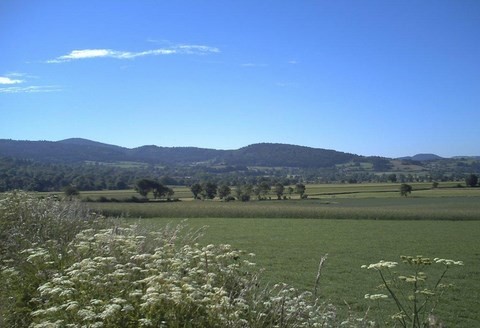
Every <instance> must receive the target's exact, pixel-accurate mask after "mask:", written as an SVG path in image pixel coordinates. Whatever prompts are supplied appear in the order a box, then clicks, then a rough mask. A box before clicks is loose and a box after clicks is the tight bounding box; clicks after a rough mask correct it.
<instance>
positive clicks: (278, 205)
mask: <svg viewBox="0 0 480 328" xmlns="http://www.w3.org/2000/svg"><path fill="white" fill-rule="evenodd" d="M412 185H413V188H414V190H413V192H412V194H411V195H410V196H409V197H400V195H399V186H400V184H337V185H333V184H332V185H308V186H307V194H308V195H309V199H308V200H299V199H298V196H297V195H292V199H290V200H281V201H277V200H268V201H251V202H246V203H242V202H238V201H235V202H221V201H218V200H214V201H198V200H197V201H193V200H192V196H191V193H190V191H189V190H188V188H187V187H181V188H175V197H178V198H180V200H181V201H179V202H164V201H161V202H156V201H154V202H149V203H99V202H95V203H89V206H90V207H92V208H94V209H95V210H98V211H103V212H104V213H106V214H109V215H116V216H124V217H129V220H130V221H131V222H137V223H139V224H140V225H142V226H144V227H145V228H146V229H154V228H156V227H161V226H163V225H165V224H167V223H169V222H173V223H176V222H180V221H181V220H183V219H185V218H188V219H189V220H188V225H189V226H190V227H191V228H194V229H196V228H199V227H202V226H208V229H207V230H206V232H205V236H204V237H203V239H202V243H228V244H231V245H233V246H234V247H235V248H238V249H243V250H246V251H247V252H253V253H255V254H257V257H256V262H257V263H258V266H259V267H262V268H265V272H264V280H265V281H269V282H272V283H275V282H280V281H281V282H286V283H290V284H292V285H294V286H295V287H299V288H301V289H305V290H312V289H313V288H314V283H315V276H316V273H317V266H318V261H319V259H320V257H321V256H322V255H324V254H326V253H328V254H329V256H328V260H327V262H326V265H325V267H324V269H323V271H322V278H321V282H320V289H321V295H322V298H323V299H324V300H331V301H332V302H333V303H334V304H336V305H337V306H343V305H344V304H345V302H346V303H348V304H349V306H350V307H351V308H352V310H353V311H356V312H358V313H363V312H365V311H366V310H367V303H366V302H365V300H364V299H363V296H364V295H365V294H366V293H375V292H378V291H375V286H378V285H379V283H380V280H379V278H378V277H377V276H376V275H375V274H374V272H370V271H366V270H362V269H360V266H361V265H362V264H369V263H375V262H378V261H379V260H382V259H384V260H391V261H399V257H400V255H423V256H429V257H432V258H433V257H440V258H448V259H454V260H462V261H464V263H465V266H464V267H461V268H456V269H455V270H452V271H451V272H449V273H448V275H447V282H453V283H454V284H455V285H456V287H455V288H454V289H453V290H452V291H451V295H452V296H447V298H446V299H445V302H444V303H442V305H441V306H440V308H439V313H440V316H441V317H442V318H443V319H444V320H445V321H446V322H447V324H448V326H450V327H479V326H480V313H479V312H478V308H480V240H479V232H480V188H455V187H456V186H457V183H448V184H447V183H442V184H441V185H440V188H436V189H432V188H431V184H412ZM132 195H135V193H134V191H113V192H112V191H102V192H91V193H87V192H82V193H81V197H83V198H86V197H90V198H92V199H94V198H95V197H101V196H104V197H114V198H128V197H131V196H132ZM272 198H274V197H272ZM140 218H141V219H140ZM345 308H346V307H345V306H344V309H345ZM393 312H394V310H392V311H391V313H393Z"/></svg>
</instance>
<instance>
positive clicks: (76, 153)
mask: <svg viewBox="0 0 480 328" xmlns="http://www.w3.org/2000/svg"><path fill="white" fill-rule="evenodd" d="M0 156H2V157H13V158H20V159H29V160H34V161H40V162H53V163H82V162H107V163H114V162H140V163H150V164H163V165H198V164H205V165H232V166H235V165H239V166H259V167H298V168H325V167H332V166H335V165H339V164H345V163H348V162H352V161H353V162H371V163H372V164H374V165H377V166H378V165H382V162H388V161H390V160H391V159H387V158H383V157H378V156H370V157H365V156H360V155H356V154H350V153H345V152H340V151H336V150H329V149H322V148H312V147H305V146H297V145H289V144H280V143H257V144H252V145H249V146H246V147H242V148H239V149H236V150H217V149H208V148H197V147H159V146H155V145H145V146H141V147H136V148H125V147H121V146H115V145H110V144H106V143H101V142H97V141H92V140H88V139H82V138H70V139H65V140H60V141H28V140H23V141H22V140H10V139H0ZM472 158H475V157H472ZM398 159H399V160H411V161H417V162H428V161H435V160H442V159H444V158H442V157H440V156H438V155H435V154H417V155H414V156H407V157H401V158H398ZM383 164H385V163H383Z"/></svg>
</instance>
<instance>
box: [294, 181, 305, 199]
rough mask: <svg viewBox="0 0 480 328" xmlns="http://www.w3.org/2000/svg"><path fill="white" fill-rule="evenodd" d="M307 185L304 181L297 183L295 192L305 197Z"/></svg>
mask: <svg viewBox="0 0 480 328" xmlns="http://www.w3.org/2000/svg"><path fill="white" fill-rule="evenodd" d="M305 189H306V188H305V185H304V184H303V183H297V184H296V185H295V192H296V193H297V194H299V195H300V198H303V195H304V194H305Z"/></svg>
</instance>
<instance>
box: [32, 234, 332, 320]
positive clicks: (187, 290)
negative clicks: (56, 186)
mask: <svg viewBox="0 0 480 328" xmlns="http://www.w3.org/2000/svg"><path fill="white" fill-rule="evenodd" d="M164 237H165V236H164ZM159 238H160V237H159V234H158V233H153V234H150V233H148V234H143V235H141V234H139V231H138V229H137V227H135V226H130V227H126V228H121V227H117V228H114V229H103V230H98V231H97V230H94V229H88V230H84V231H82V232H80V233H79V234H78V235H77V236H76V238H75V239H74V240H73V241H72V242H71V244H70V246H71V247H70V249H69V251H68V253H69V256H72V257H73V258H75V259H76V261H75V262H74V263H72V264H71V265H69V266H68V267H66V268H64V269H63V270H59V271H58V272H57V273H55V274H54V275H53V276H52V277H51V279H49V280H48V281H46V282H45V283H43V284H42V285H41V286H40V287H39V288H38V297H36V298H35V299H34V300H33V301H34V303H35V304H36V308H37V309H36V310H35V311H33V312H32V317H33V324H32V325H31V327H32V328H40V327H45V326H48V325H51V326H52V327H55V326H59V327H60V326H62V327H63V326H65V327H83V326H88V327H118V326H128V327H163V326H164V327H172V326H174V327H177V326H187V327H265V326H272V327H275V326H283V327H290V326H294V327H323V326H332V325H333V323H334V322H335V321H336V320H337V319H336V311H335V310H334V308H333V307H332V306H329V305H323V304H317V303H316V301H315V300H314V299H313V297H312V295H311V293H308V292H299V291H298V290H296V289H294V288H290V287H288V286H287V285H285V284H278V285H275V286H273V287H272V288H270V289H268V288H261V287H260V285H259V282H258V279H257V274H256V272H255V271H254V269H255V265H254V263H252V262H251V261H250V260H249V258H250V257H252V256H253V254H245V253H244V252H242V251H238V250H235V249H233V248H232V247H231V246H229V245H207V246H201V245H199V244H197V243H192V244H182V243H178V242H177V240H176V239H175V238H174V239H172V238H169V239H168V241H167V240H166V239H162V240H163V242H162V241H160V240H159ZM154 239H157V242H156V247H149V244H151V243H152V240H154Z"/></svg>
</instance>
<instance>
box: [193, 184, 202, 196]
mask: <svg viewBox="0 0 480 328" xmlns="http://www.w3.org/2000/svg"><path fill="white" fill-rule="evenodd" d="M190 191H191V192H192V194H193V199H198V195H200V193H201V192H202V191H203V187H202V185H201V184H199V183H194V184H193V185H191V187H190Z"/></svg>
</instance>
